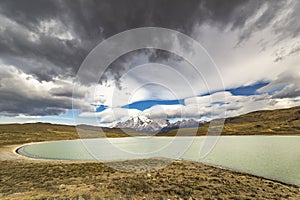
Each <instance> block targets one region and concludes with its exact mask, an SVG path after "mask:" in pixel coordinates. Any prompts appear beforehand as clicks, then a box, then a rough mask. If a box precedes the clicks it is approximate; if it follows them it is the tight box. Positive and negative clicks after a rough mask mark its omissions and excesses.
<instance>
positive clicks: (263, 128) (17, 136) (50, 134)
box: [0, 106, 300, 146]
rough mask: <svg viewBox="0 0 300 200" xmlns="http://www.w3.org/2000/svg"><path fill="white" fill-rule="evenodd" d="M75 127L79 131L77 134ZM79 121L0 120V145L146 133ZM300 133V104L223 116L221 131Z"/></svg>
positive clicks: (191, 131)
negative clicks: (89, 124)
mask: <svg viewBox="0 0 300 200" xmlns="http://www.w3.org/2000/svg"><path fill="white" fill-rule="evenodd" d="M208 126H209V122H207V123H206V124H204V125H203V126H201V127H198V128H185V129H184V133H185V135H187V136H188V135H195V133H196V132H197V135H199V136H200V135H206V133H207V128H208ZM77 130H79V132H80V133H84V134H78V132H77ZM102 130H103V131H99V127H95V126H88V125H79V126H77V129H76V127H75V126H68V125H57V124H50V123H29V124H1V125H0V146H1V145H7V144H19V143H26V142H37V141H49V140H66V139H79V138H80V137H81V138H97V137H126V136H137V135H145V133H138V132H136V131H134V130H130V129H127V130H121V129H116V128H113V129H112V128H102ZM176 133H177V130H172V131H169V132H168V133H164V134H158V135H159V136H174V135H176ZM295 134H300V106H299V107H294V108H289V109H280V110H265V111H256V112H251V113H248V114H244V115H240V116H237V117H231V118H227V119H226V120H225V124H224V128H223V132H222V135H295Z"/></svg>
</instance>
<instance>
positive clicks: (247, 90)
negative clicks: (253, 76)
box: [227, 82, 269, 96]
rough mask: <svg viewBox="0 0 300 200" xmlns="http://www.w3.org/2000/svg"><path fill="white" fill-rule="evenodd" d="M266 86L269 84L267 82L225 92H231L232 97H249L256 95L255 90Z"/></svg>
mask: <svg viewBox="0 0 300 200" xmlns="http://www.w3.org/2000/svg"><path fill="white" fill-rule="evenodd" d="M267 84H269V82H260V83H257V84H254V85H250V86H245V87H238V88H234V89H230V90H227V91H229V92H231V93H232V94H233V95H241V96H250V95H255V94H258V92H257V91H256V90H258V89H259V88H262V87H264V86H266V85H267Z"/></svg>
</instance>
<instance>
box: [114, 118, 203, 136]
mask: <svg viewBox="0 0 300 200" xmlns="http://www.w3.org/2000/svg"><path fill="white" fill-rule="evenodd" d="M198 126H199V122H198V121H196V120H194V119H188V120H182V121H177V122H175V123H170V122H169V120H168V119H151V118H149V117H147V116H144V115H138V116H134V117H130V118H129V119H128V120H126V121H123V122H118V123H117V124H116V125H114V126H113V127H114V128H129V129H133V130H135V131H140V132H149V133H154V134H155V133H161V132H167V131H169V130H172V129H178V128H188V127H198Z"/></svg>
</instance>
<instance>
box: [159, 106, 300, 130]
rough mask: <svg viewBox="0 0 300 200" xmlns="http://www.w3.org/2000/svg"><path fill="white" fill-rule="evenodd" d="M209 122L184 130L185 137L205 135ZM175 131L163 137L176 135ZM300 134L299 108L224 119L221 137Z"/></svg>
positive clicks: (259, 112) (266, 111) (257, 112)
mask: <svg viewBox="0 0 300 200" xmlns="http://www.w3.org/2000/svg"><path fill="white" fill-rule="evenodd" d="M209 124H210V122H207V123H205V124H204V125H203V126H201V127H199V128H187V129H184V132H185V134H186V135H195V133H196V132H197V135H206V133H207V129H208V127H209ZM176 133H177V130H173V131H170V132H168V133H166V134H163V135H168V136H172V135H176ZM296 134H300V106H298V107H293V108H288V109H278V110H262V111H255V112H251V113H247V114H244V115H240V116H237V117H230V118H227V119H225V124H224V127H223V131H222V135H296Z"/></svg>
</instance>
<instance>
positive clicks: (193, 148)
mask: <svg viewBox="0 0 300 200" xmlns="http://www.w3.org/2000/svg"><path fill="white" fill-rule="evenodd" d="M211 137H212V136H211ZM207 143H208V141H207V137H176V138H172V137H129V138H110V139H107V138H102V139H83V140H68V141H57V142H43V143H36V144H30V145H25V146H23V147H21V148H20V149H18V153H20V154H22V155H24V156H28V157H32V158H42V159H61V160H95V159H97V160H100V161H112V160H127V159H138V158H151V157H166V158H174V159H185V160H193V161H200V162H205V163H210V164H213V165H219V166H223V167H226V168H230V169H235V170H238V171H242V172H247V173H251V174H255V175H259V176H263V177H266V178H271V179H275V180H280V181H283V182H287V183H293V184H297V185H300V145H299V144H300V136H221V137H219V138H218V141H217V143H216V145H215V146H213V145H212V146H211V147H213V148H212V149H211V151H209V153H208V154H207V155H206V156H204V155H203V154H201V151H202V150H203V147H204V146H205V144H206V145H207Z"/></svg>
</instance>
